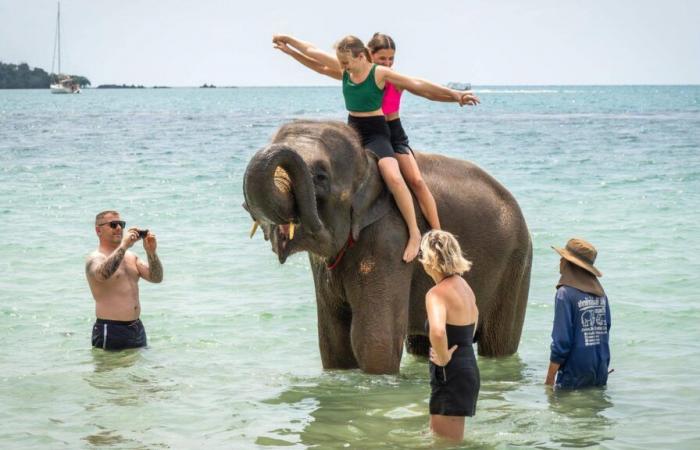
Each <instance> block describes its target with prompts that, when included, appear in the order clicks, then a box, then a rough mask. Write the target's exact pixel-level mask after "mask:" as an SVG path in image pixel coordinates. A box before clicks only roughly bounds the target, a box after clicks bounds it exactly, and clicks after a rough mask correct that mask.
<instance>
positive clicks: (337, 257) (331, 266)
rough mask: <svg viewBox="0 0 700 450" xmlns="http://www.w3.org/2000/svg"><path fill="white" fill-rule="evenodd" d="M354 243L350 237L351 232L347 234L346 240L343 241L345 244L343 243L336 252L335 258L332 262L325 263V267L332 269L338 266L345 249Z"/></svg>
mask: <svg viewBox="0 0 700 450" xmlns="http://www.w3.org/2000/svg"><path fill="white" fill-rule="evenodd" d="M354 243H355V240H354V239H353V238H352V232H351V233H350V234H348V240H347V242H345V245H343V248H341V249H340V251H339V252H338V255H336V257H335V259H334V260H333V264H326V268H327V269H328V270H333V269H335V268H336V267H338V264H340V260H341V259H343V256H345V251H346V250H347V249H349V248H350V247H352V246H353V244H354Z"/></svg>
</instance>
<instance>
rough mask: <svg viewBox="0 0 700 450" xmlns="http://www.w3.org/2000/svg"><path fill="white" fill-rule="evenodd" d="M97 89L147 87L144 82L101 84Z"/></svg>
mask: <svg viewBox="0 0 700 450" xmlns="http://www.w3.org/2000/svg"><path fill="white" fill-rule="evenodd" d="M97 89H145V86H144V85H143V84H139V85H135V84H101V85H99V86H97Z"/></svg>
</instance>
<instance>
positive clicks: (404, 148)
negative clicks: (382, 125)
mask: <svg viewBox="0 0 700 450" xmlns="http://www.w3.org/2000/svg"><path fill="white" fill-rule="evenodd" d="M386 124H387V125H388V126H389V132H390V133H391V146H392V147H393V149H394V152H395V153H400V154H402V155H409V154H411V153H413V149H412V148H411V146H410V145H408V135H407V134H406V131H404V129H403V127H402V126H401V119H399V118H396V119H394V120H389V121H388V122H387V123H386Z"/></svg>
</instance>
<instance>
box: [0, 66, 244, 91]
mask: <svg viewBox="0 0 700 450" xmlns="http://www.w3.org/2000/svg"><path fill="white" fill-rule="evenodd" d="M58 75H59V74H55V73H48V72H46V71H45V70H44V69H42V68H40V67H34V68H32V67H30V66H29V64H27V63H20V64H12V63H4V62H2V61H0V89H49V87H50V85H51V83H54V82H56V81H58ZM61 75H63V76H68V77H70V78H72V79H73V80H74V81H75V83H76V84H77V85H78V86H79V87H80V88H81V89H85V88H87V87H92V83H91V82H90V80H89V79H88V78H87V77H85V76H82V75H69V74H61ZM183 87H184V86H183ZM188 87H194V86H188ZM237 87H238V86H220V88H223V89H235V88H237ZM171 88H173V86H161V85H156V86H144V85H142V84H125V83H122V84H116V83H108V84H100V85H98V86H97V87H95V88H93V89H171ZM199 88H200V89H212V88H219V86H215V85H214V84H207V83H204V84H203V85H201V86H199Z"/></svg>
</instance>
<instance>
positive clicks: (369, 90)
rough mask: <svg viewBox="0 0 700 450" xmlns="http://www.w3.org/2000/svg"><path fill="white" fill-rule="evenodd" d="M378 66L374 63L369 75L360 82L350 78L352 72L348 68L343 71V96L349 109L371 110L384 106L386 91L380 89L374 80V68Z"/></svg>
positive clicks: (357, 110)
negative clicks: (354, 81) (383, 99)
mask: <svg viewBox="0 0 700 450" xmlns="http://www.w3.org/2000/svg"><path fill="white" fill-rule="evenodd" d="M376 68H377V65H376V64H372V68H371V69H370V71H369V75H367V78H365V80H364V81H363V82H362V83H359V84H355V83H353V82H352V80H350V74H349V73H348V71H347V70H345V71H343V97H344V98H345V107H346V108H347V110H348V111H352V112H370V111H376V110H378V109H379V108H381V107H382V97H383V96H384V91H383V90H381V89H379V87H378V86H377V82H376V81H375V80H374V69H376Z"/></svg>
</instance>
